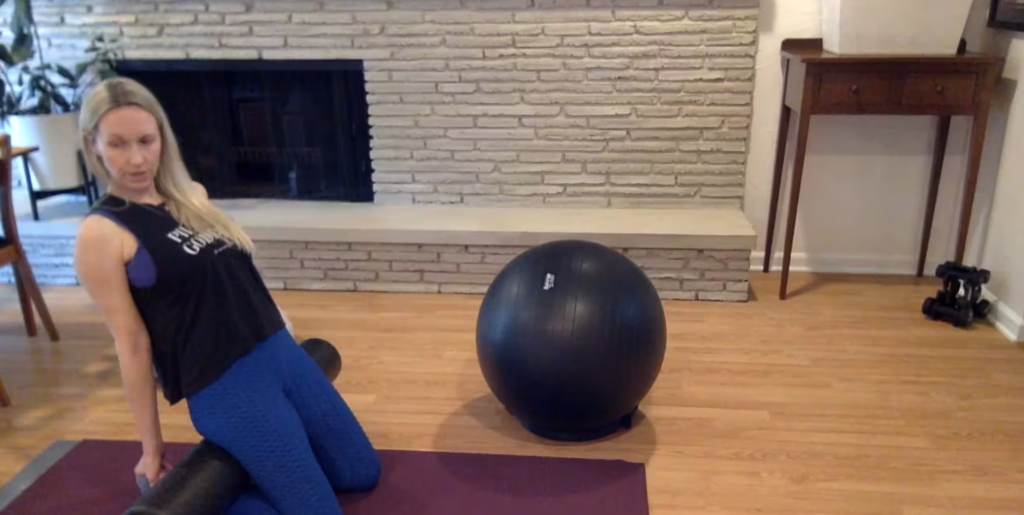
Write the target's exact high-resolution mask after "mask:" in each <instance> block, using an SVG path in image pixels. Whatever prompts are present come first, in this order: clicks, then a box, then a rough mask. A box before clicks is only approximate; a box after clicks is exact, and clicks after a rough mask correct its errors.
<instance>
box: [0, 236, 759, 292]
mask: <svg viewBox="0 0 1024 515" xmlns="http://www.w3.org/2000/svg"><path fill="white" fill-rule="evenodd" d="M23 243H24V244H25V247H26V252H27V253H28V255H29V260H30V262H31V264H32V268H33V270H34V273H35V275H36V279H37V280H38V281H39V283H40V284H44V285H77V284H79V282H78V279H77V277H76V276H75V271H74V258H73V252H74V239H73V238H40V237H31V238H24V239H23ZM257 246H258V251H257V256H256V266H257V267H258V268H259V269H260V273H261V274H262V275H263V278H264V281H265V282H266V284H267V286H268V287H269V288H271V289H274V290H283V289H288V290H308V291H361V292H362V291H365V292H389V293H462V294H483V293H484V292H485V291H486V290H487V286H488V285H489V284H490V283H491V281H492V280H493V279H494V277H495V276H496V275H497V274H498V272H500V271H501V269H502V267H503V266H504V265H505V264H507V263H508V262H509V261H511V260H512V258H514V257H515V256H517V255H519V254H520V253H522V252H523V251H525V250H527V249H528V247H498V246H466V245H402V244H364V243H351V244H350V243H312V242H257ZM616 250H618V251H619V252H622V253H623V254H625V255H626V256H627V257H629V258H630V259H631V260H633V262H634V263H636V264H637V265H639V266H640V267H641V268H642V269H643V270H644V271H645V272H646V273H647V276H648V277H649V278H650V279H651V281H652V282H653V283H654V286H655V287H656V288H657V289H658V292H659V293H660V295H661V297H662V299H665V300H706V301H725V302H746V301H748V300H749V298H750V297H749V283H748V281H749V274H750V251H749V250H724V251H723V250H700V249H677V250H665V249H616ZM11 282H13V277H12V275H11V272H10V267H5V268H4V269H0V283H11Z"/></svg>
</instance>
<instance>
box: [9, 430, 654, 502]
mask: <svg viewBox="0 0 1024 515" xmlns="http://www.w3.org/2000/svg"><path fill="white" fill-rule="evenodd" d="M192 447H193V445H192V444H168V449H167V451H168V459H169V460H170V461H171V462H172V463H177V462H178V461H179V460H180V459H182V458H183V457H184V456H185V455H186V454H187V453H188V452H189V451H190V450H191V449H192ZM139 452H140V446H139V443H138V442H131V441H112V440H84V441H81V442H78V443H77V444H75V445H74V447H72V448H71V450H70V451H67V453H66V454H64V455H63V456H62V457H61V458H60V459H59V460H57V461H56V462H55V463H53V465H52V466H50V467H49V468H48V469H46V471H45V472H43V473H42V475H41V476H39V477H38V479H35V481H34V482H32V483H31V484H30V485H29V486H27V488H25V489H24V490H23V491H21V492H20V494H19V495H18V496H17V497H16V498H14V500H13V501H12V502H10V504H8V505H7V507H6V508H5V509H3V510H0V515H44V514H46V515H49V514H54V513H75V514H76V515H118V514H121V513H123V512H124V511H125V510H126V509H128V507H129V506H131V504H132V503H133V502H134V501H135V499H137V498H138V495H139V492H138V487H137V486H136V484H135V480H134V478H133V477H132V469H133V468H134V466H135V463H136V462H137V461H138V459H139ZM380 457H381V462H382V466H383V473H382V476H381V481H380V484H379V485H378V486H377V488H376V489H375V490H374V491H373V492H369V493H363V494H352V495H341V496H340V497H339V498H338V500H339V502H340V503H341V506H342V508H343V510H344V513H345V515H406V514H408V515H414V514H415V515H462V514H466V515H469V514H474V515H475V514H481V515H524V514H526V515H556V514H557V515H573V514H587V515H612V514H614V515H647V514H648V505H647V484H646V477H645V471H644V466H643V464H638V463H628V462H625V461H617V460H590V459H573V458H542V457H530V456H503V455H491V454H469V453H441V452H421V451H388V450H382V451H380Z"/></svg>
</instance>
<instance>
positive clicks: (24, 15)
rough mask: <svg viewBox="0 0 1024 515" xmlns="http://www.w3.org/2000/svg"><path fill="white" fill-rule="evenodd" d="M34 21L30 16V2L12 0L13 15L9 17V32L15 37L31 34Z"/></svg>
mask: <svg viewBox="0 0 1024 515" xmlns="http://www.w3.org/2000/svg"><path fill="white" fill-rule="evenodd" d="M33 25H35V20H34V19H33V16H32V2H31V0H14V13H13V14H12V15H11V32H12V33H14V34H15V35H18V34H23V33H30V32H32V26H33Z"/></svg>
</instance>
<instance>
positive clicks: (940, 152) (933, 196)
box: [917, 116, 951, 277]
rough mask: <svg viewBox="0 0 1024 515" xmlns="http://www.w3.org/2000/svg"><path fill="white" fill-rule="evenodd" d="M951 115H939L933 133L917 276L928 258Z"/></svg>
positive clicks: (919, 275)
mask: <svg viewBox="0 0 1024 515" xmlns="http://www.w3.org/2000/svg"><path fill="white" fill-rule="evenodd" d="M950 120H951V117H949V116H940V117H939V128H938V131H937V132H936V133H935V154H934V156H933V157H932V177H931V181H930V182H929V183H928V207H927V208H925V214H924V229H923V230H922V233H921V252H920V254H919V255H918V257H917V276H918V277H921V276H923V275H924V262H925V260H926V259H928V243H929V242H930V241H931V237H932V222H933V221H934V220H935V202H936V200H938V197H939V182H940V180H941V178H942V166H943V164H945V161H946V143H948V142H949V124H950Z"/></svg>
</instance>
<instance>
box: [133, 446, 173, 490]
mask: <svg viewBox="0 0 1024 515" xmlns="http://www.w3.org/2000/svg"><path fill="white" fill-rule="evenodd" d="M170 470H171V465H170V463H168V462H167V458H165V457H164V454H163V452H161V453H160V454H156V455H153V454H145V453H144V454H143V455H142V458H139V463H138V464H137V465H135V476H136V477H145V478H146V481H148V482H149V486H153V485H155V484H156V483H157V482H158V481H160V480H161V479H163V478H164V475H166V474H167V472H169V471H170Z"/></svg>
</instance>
